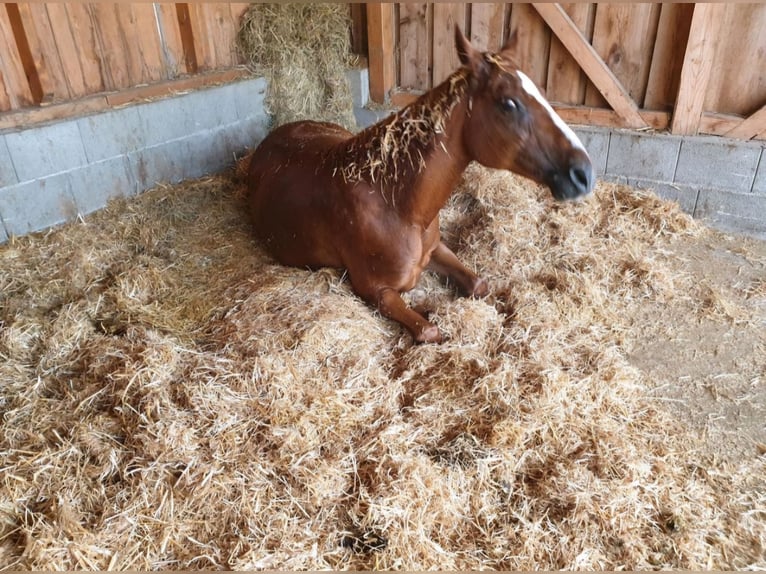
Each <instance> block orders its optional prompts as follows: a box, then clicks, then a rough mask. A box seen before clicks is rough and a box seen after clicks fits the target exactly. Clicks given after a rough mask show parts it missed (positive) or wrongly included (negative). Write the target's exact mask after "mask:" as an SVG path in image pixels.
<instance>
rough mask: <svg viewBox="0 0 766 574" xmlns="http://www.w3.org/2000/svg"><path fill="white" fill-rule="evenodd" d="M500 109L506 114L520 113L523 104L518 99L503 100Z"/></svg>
mask: <svg viewBox="0 0 766 574" xmlns="http://www.w3.org/2000/svg"><path fill="white" fill-rule="evenodd" d="M500 107H501V108H503V111H505V112H518V111H520V110H521V109H522V107H521V102H520V101H519V100H517V99H516V98H503V99H502V100H501V101H500Z"/></svg>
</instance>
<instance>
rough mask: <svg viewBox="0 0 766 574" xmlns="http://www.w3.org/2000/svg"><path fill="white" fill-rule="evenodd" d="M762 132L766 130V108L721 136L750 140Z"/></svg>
mask: <svg viewBox="0 0 766 574" xmlns="http://www.w3.org/2000/svg"><path fill="white" fill-rule="evenodd" d="M764 130H766V106H763V107H762V108H761V109H760V110H758V111H757V112H755V113H754V114H753V115H751V116H750V117H748V118H747V119H745V120H742V122H740V124H739V125H737V126H736V127H734V128H732V129H730V130H729V131H728V132H726V133H725V134H723V135H725V136H726V137H728V138H738V139H742V140H751V139H753V138H754V137H755V136H757V135H758V134H759V133H761V132H762V131H764Z"/></svg>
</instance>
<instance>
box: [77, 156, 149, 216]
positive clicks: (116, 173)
mask: <svg viewBox="0 0 766 574" xmlns="http://www.w3.org/2000/svg"><path fill="white" fill-rule="evenodd" d="M69 186H70V189H71V191H72V196H73V197H74V201H75V204H76V205H77V210H78V213H80V214H82V215H85V214H87V213H91V212H93V211H96V210H97V209H101V208H102V207H105V206H106V204H107V202H108V201H109V200H110V199H112V198H115V197H125V196H128V195H133V194H134V193H135V192H136V184H135V182H134V181H133V178H132V176H131V173H130V169H129V167H128V158H127V156H124V155H121V156H117V157H112V158H109V159H106V160H103V161H100V162H97V163H92V164H89V165H86V166H83V167H81V168H79V169H75V170H72V171H70V172H69Z"/></svg>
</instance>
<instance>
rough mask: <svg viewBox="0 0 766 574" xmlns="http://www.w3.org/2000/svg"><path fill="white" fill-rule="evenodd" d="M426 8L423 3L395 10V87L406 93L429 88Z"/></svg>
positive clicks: (429, 9) (429, 13)
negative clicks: (396, 80)
mask: <svg viewBox="0 0 766 574" xmlns="http://www.w3.org/2000/svg"><path fill="white" fill-rule="evenodd" d="M429 6H430V5H429V4H427V3H425V2H422V3H404V4H400V6H399V23H398V25H399V65H398V67H399V86H400V87H401V88H404V89H407V90H427V89H429V88H430V87H431V74H430V66H429V52H430V49H429V48H430V46H431V33H430V32H431V27H430V26H429V17H430V15H431V8H430V7H429Z"/></svg>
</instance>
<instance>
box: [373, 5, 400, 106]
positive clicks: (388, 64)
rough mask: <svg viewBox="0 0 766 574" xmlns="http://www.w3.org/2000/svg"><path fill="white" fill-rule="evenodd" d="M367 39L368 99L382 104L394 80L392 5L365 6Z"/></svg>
mask: <svg viewBox="0 0 766 574" xmlns="http://www.w3.org/2000/svg"><path fill="white" fill-rule="evenodd" d="M367 37H368V38H369V41H370V46H369V53H368V59H369V66H370V67H369V75H370V98H371V99H372V100H373V101H375V102H379V103H383V102H385V101H386V98H387V97H388V93H389V91H391V88H393V87H394V83H395V78H396V67H395V62H394V6H393V4H383V3H379V2H376V3H371V4H368V5H367Z"/></svg>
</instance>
